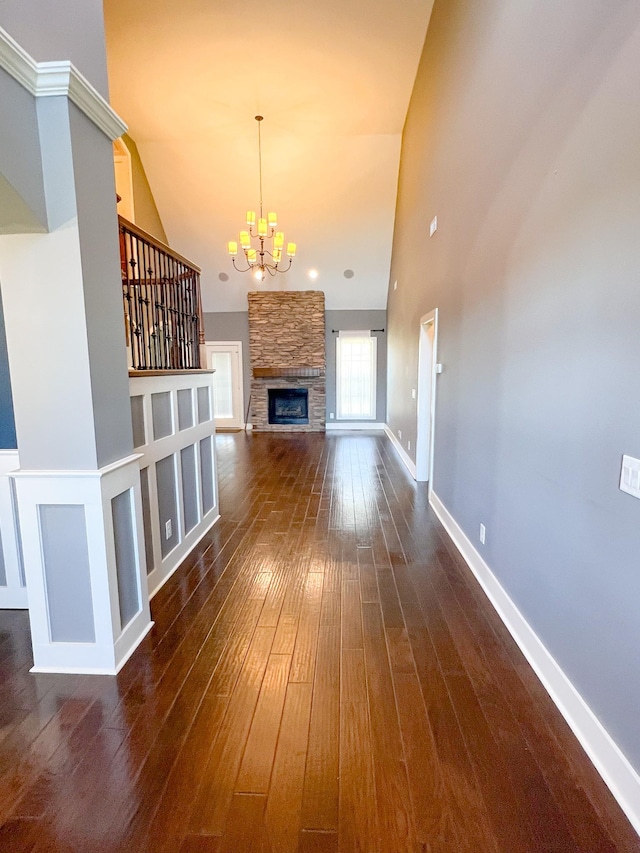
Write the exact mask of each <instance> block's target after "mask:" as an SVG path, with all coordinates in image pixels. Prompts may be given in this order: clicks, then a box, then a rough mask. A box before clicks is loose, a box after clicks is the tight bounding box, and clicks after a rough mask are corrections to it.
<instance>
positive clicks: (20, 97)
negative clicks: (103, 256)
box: [0, 19, 47, 234]
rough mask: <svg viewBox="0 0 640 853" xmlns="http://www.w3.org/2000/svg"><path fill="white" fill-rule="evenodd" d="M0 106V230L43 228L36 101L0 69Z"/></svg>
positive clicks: (10, 232) (37, 229) (42, 187)
mask: <svg viewBox="0 0 640 853" xmlns="http://www.w3.org/2000/svg"><path fill="white" fill-rule="evenodd" d="M0 20H1V19H0ZM0 109H1V110H2V116H3V120H2V121H0V233H1V234H19V233H22V232H31V231H36V232H37V231H44V230H46V225H47V212H46V205H45V193H44V179H43V173H42V164H41V161H40V138H39V132H38V117H37V111H36V101H35V98H33V97H32V96H31V95H30V94H29V92H27V91H26V90H25V89H23V88H22V86H21V85H20V84H19V83H17V82H16V81H15V80H14V79H13V78H12V77H10V76H9V75H8V74H7V73H6V72H5V71H4V70H2V69H0ZM9 111H10V113H9ZM9 114H10V115H11V120H10V121H9V120H8V116H9Z"/></svg>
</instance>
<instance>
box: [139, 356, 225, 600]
mask: <svg viewBox="0 0 640 853" xmlns="http://www.w3.org/2000/svg"><path fill="white" fill-rule="evenodd" d="M198 388H207V389H208V392H209V404H210V410H209V413H210V415H211V417H210V419H209V420H205V421H203V422H202V423H199V421H198V406H197V389H198ZM182 390H188V391H190V392H191V401H192V417H193V422H192V425H191V426H188V427H185V428H184V429H179V423H178V420H179V419H178V392H179V391H182ZM129 393H130V396H131V397H138V396H140V397H142V398H143V403H142V407H143V415H144V426H145V436H146V438H145V441H146V443H145V444H144V445H141V446H140V447H139V448H136V450H137V451H139V455H138V456H137V459H138V463H137V464H138V468H139V469H142V468H146V469H147V472H148V483H149V512H150V516H151V550H152V554H153V565H152V566H148V567H147V569H148V571H147V588H148V590H149V597H150V598H151V597H152V596H153V595H155V594H156V592H157V591H158V590H159V589H160V587H161V586H162V585H163V584H164V583H166V581H167V580H168V579H169V578H170V577H171V575H173V574H174V572H175V571H176V569H178V568H179V567H180V566H181V565H182V563H183V562H184V560H185V558H186V557H187V555H188V554H189V553H190V552H191V551H192V550H193V548H194V547H195V546H196V544H197V543H198V542H199V541H200V539H202V537H203V536H204V535H205V533H207V532H208V531H209V530H210V529H211V527H212V526H213V525H214V524H215V523H216V521H218V519H219V518H220V515H219V511H218V507H219V501H218V476H217V461H216V448H215V427H214V421H213V373H212V372H209V373H199V374H189V373H185V374H172V375H168V376H133V377H130V378H129ZM157 393H168V394H169V395H170V405H171V415H172V432H171V433H170V434H169V435H166V436H163V437H162V438H158V439H154V437H153V407H152V402H151V398H152V395H153V394H157ZM207 438H210V439H211V442H212V462H213V472H212V477H213V492H214V494H213V506H212V507H211V509H209V510H208V511H207V512H206V513H204V512H203V511H202V500H201V496H202V480H201V477H202V462H201V457H200V441H201V440H203V439H207ZM189 446H193V447H194V453H195V461H196V488H197V493H198V495H197V498H198V499H197V505H198V521H197V523H196V524H195V525H194V527H192V528H191V530H189V531H188V532H185V523H184V500H183V497H184V494H183V485H182V469H181V465H180V454H181V451H182V450H184V449H185V448H186V447H189ZM166 457H172V458H173V465H174V471H175V483H176V494H175V498H176V518H174V519H172V522H173V525H174V529H175V537H176V542H175V545H174V546H173V548H172V549H171V551H169V552H168V553H167V554H165V556H164V557H163V556H162V535H163V534H162V531H161V529H160V509H159V500H158V482H157V476H156V464H157V463H158V462H159V461H160V460H161V459H164V458H166Z"/></svg>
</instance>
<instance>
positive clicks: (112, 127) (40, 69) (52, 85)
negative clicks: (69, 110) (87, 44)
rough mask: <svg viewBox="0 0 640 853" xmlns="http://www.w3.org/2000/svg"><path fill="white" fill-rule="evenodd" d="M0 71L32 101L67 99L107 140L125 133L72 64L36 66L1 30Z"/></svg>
mask: <svg viewBox="0 0 640 853" xmlns="http://www.w3.org/2000/svg"><path fill="white" fill-rule="evenodd" d="M0 68H3V69H4V70H5V71H6V72H7V74H9V75H11V77H13V79H14V80H16V81H17V82H18V83H20V85H21V86H22V87H23V88H25V89H26V90H27V92H29V93H30V94H31V95H33V96H34V97H36V98H54V97H66V98H68V99H69V100H70V101H71V102H72V103H73V104H75V105H76V107H78V109H79V110H81V111H82V112H83V113H84V114H85V115H86V116H87V118H88V119H89V120H90V121H92V122H93V123H94V124H95V125H96V127H98V128H99V129H100V130H101V131H102V132H103V133H104V134H105V135H106V136H108V137H109V139H111V140H113V139H117V138H118V137H119V136H122V134H123V133H124V132H125V131H126V129H127V125H126V124H125V123H124V122H123V121H122V119H121V118H120V117H119V116H118V114H117V113H116V112H115V111H114V110H113V109H112V108H111V106H110V105H109V104H108V102H107V101H106V100H105V98H103V97H102V95H101V94H100V93H99V92H98V91H97V90H96V89H95V88H94V87H93V86H92V85H91V83H90V82H89V81H88V80H87V79H86V77H84V76H83V75H82V74H81V73H80V72H79V71H78V69H77V68H76V67H75V66H74V65H73V63H71V62H69V61H61V62H36V61H35V59H33V57H32V56H30V55H29V54H28V53H27V51H26V50H25V49H24V48H23V47H21V46H20V45H19V44H18V42H17V41H16V40H15V39H13V38H12V37H11V36H10V35H9V33H8V32H7V31H6V30H3V29H2V27H0Z"/></svg>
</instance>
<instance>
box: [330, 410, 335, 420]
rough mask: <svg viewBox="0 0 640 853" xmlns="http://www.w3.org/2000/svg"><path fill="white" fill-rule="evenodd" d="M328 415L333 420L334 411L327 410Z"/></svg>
mask: <svg viewBox="0 0 640 853" xmlns="http://www.w3.org/2000/svg"><path fill="white" fill-rule="evenodd" d="M329 417H330V418H331V420H333V419H334V418H335V413H334V412H329Z"/></svg>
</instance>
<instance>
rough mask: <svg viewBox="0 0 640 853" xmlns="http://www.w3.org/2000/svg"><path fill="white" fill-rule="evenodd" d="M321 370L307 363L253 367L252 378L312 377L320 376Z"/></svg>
mask: <svg viewBox="0 0 640 853" xmlns="http://www.w3.org/2000/svg"><path fill="white" fill-rule="evenodd" d="M321 374H322V371H321V370H320V368H319V367H308V366H307V365H304V364H301V365H294V366H292V367H254V368H253V376H254V379H276V378H280V377H298V378H301V377H302V378H304V377H313V376H320V375H321Z"/></svg>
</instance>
